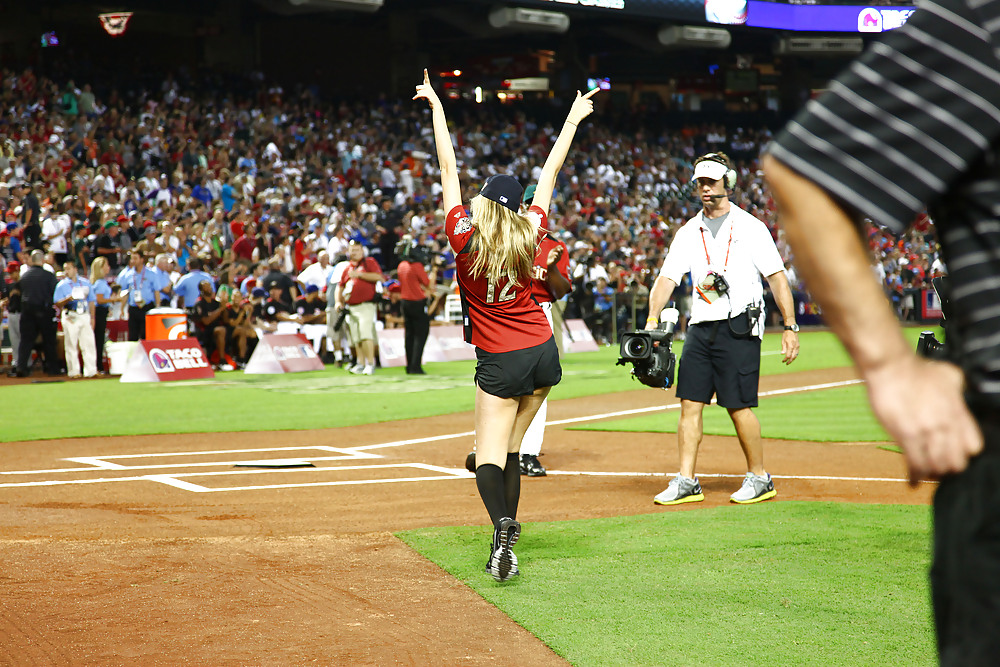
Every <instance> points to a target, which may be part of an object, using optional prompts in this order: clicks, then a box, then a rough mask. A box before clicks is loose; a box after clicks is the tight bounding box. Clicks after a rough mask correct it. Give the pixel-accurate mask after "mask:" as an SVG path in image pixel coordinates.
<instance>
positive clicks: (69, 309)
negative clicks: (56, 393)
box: [52, 262, 97, 378]
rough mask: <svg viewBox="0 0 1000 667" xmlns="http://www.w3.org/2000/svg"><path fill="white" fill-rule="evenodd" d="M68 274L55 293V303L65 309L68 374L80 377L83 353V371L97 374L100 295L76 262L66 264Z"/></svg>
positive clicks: (64, 331) (64, 335)
mask: <svg viewBox="0 0 1000 667" xmlns="http://www.w3.org/2000/svg"><path fill="white" fill-rule="evenodd" d="M63 275H65V276H66V277H65V278H63V279H62V280H60V281H59V282H58V283H57V284H56V289H55V292H53V294H52V302H53V304H54V305H56V306H58V307H59V308H61V309H62V329H63V344H64V345H65V350H66V374H67V375H68V376H69V377H70V378H78V377H80V357H81V355H82V356H83V374H84V376H86V377H94V376H95V375H97V352H96V348H95V347H94V318H95V316H96V314H97V312H96V308H97V297H96V295H95V292H94V286H93V285H91V284H90V281H89V280H87V279H86V278H84V277H83V276H80V275H79V274H77V271H76V264H74V263H73V262H66V263H64V264H63Z"/></svg>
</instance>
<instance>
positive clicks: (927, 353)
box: [917, 331, 948, 361]
mask: <svg viewBox="0 0 1000 667" xmlns="http://www.w3.org/2000/svg"><path fill="white" fill-rule="evenodd" d="M917 354H919V355H920V356H921V357H923V358H924V359H935V360H937V361H947V360H948V350H947V349H946V348H945V346H944V343H942V342H941V341H939V340H938V339H937V337H936V336H935V335H934V332H933V331H922V332H921V333H920V338H919V339H918V340H917Z"/></svg>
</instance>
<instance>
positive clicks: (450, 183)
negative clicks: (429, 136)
mask: <svg viewBox="0 0 1000 667" xmlns="http://www.w3.org/2000/svg"><path fill="white" fill-rule="evenodd" d="M420 98H423V99H425V100H427V103H428V104H430V105H431V117H432V118H433V120H434V144H435V145H436V146H437V154H438V167H439V168H440V169H441V200H442V204H443V205H444V211H445V213H447V212H448V211H450V210H451V209H453V208H455V207H456V206H459V205H461V203H462V186H461V184H460V183H459V181H458V162H457V160H456V159H455V147H454V146H453V145H452V143H451V133H450V132H448V119H447V118H445V116H444V107H443V106H442V105H441V100H440V98H438V95H437V93H436V92H434V89H433V88H432V87H431V79H430V77H429V76H428V75H427V70H426V69H425V70H424V82H423V83H421V84H420V85H418V86H417V94H416V95H414V96H413V99H415V100H416V99H420Z"/></svg>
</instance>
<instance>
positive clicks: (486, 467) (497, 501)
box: [476, 463, 513, 526]
mask: <svg viewBox="0 0 1000 667" xmlns="http://www.w3.org/2000/svg"><path fill="white" fill-rule="evenodd" d="M476 486H477V487H478V488H479V497H480V498H482V499H483V504H484V505H486V511H487V512H489V513H490V521H492V522H493V525H494V526H496V525H497V524H498V523H500V519H503V518H504V517H507V516H510V514H508V512H507V498H506V497H505V495H504V474H503V470H501V469H500V466H498V465H495V464H493V463H484V464H483V465H481V466H479V467H477V468H476ZM511 518H513V517H511Z"/></svg>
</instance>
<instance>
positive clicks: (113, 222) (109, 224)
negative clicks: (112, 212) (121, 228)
mask: <svg viewBox="0 0 1000 667" xmlns="http://www.w3.org/2000/svg"><path fill="white" fill-rule="evenodd" d="M117 224H118V223H117V222H115V221H114V220H108V221H107V222H105V223H104V228H105V229H108V228H110V227H114V226H115V225H117Z"/></svg>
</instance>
